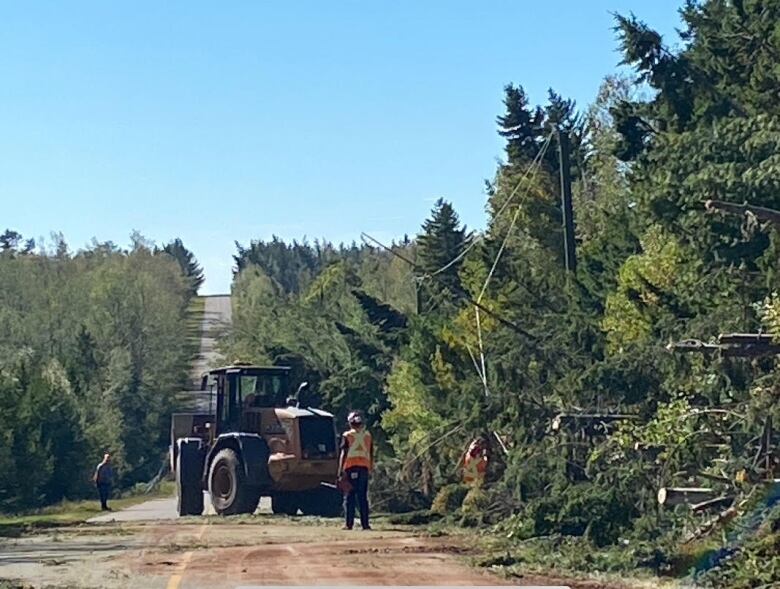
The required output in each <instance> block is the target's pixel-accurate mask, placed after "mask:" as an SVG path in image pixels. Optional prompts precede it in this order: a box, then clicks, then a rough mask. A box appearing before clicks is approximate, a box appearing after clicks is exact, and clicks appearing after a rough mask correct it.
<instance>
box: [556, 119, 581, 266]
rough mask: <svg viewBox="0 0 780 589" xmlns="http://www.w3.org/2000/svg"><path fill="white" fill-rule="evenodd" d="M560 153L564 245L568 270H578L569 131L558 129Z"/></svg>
mask: <svg viewBox="0 0 780 589" xmlns="http://www.w3.org/2000/svg"><path fill="white" fill-rule="evenodd" d="M558 154H559V156H560V164H561V209H562V211H563V245H564V248H565V251H564V254H565V262H566V270H567V271H568V272H576V271H577V255H576V249H575V244H574V206H573V205H572V200H571V162H570V160H569V133H568V132H567V131H560V130H559V131H558Z"/></svg>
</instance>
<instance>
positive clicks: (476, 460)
mask: <svg viewBox="0 0 780 589" xmlns="http://www.w3.org/2000/svg"><path fill="white" fill-rule="evenodd" d="M486 470H487V457H485V456H482V454H477V455H476V456H472V455H471V452H467V453H466V458H465V460H464V462H463V481H464V482H465V483H468V484H471V483H475V484H482V482H483V481H484V480H485V471H486Z"/></svg>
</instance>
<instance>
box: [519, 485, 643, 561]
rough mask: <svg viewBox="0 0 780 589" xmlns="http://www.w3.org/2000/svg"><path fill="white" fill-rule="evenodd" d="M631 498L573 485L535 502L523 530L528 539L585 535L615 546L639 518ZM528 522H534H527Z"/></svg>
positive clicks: (526, 512) (530, 508)
mask: <svg viewBox="0 0 780 589" xmlns="http://www.w3.org/2000/svg"><path fill="white" fill-rule="evenodd" d="M630 499H631V498H630V497H626V496H623V495H621V494H620V493H619V492H617V491H615V490H614V489H604V488H602V487H599V486H597V485H593V484H590V483H580V484H576V485H570V486H569V487H567V488H565V489H563V490H561V491H560V492H558V493H553V494H551V495H547V496H545V497H540V498H538V499H535V500H534V501H531V502H530V503H529V504H528V507H527V509H526V510H525V512H524V514H523V517H522V518H521V522H522V523H523V524H525V525H521V526H520V527H521V528H522V529H523V530H524V531H525V534H524V535H526V537H528V536H546V535H549V534H554V533H558V534H563V535H565V536H584V537H585V538H586V539H587V540H589V541H591V542H593V544H595V545H596V546H606V545H608V544H613V543H614V542H615V541H616V540H617V539H618V535H619V534H620V533H621V532H622V531H623V530H625V528H627V527H628V526H629V524H630V523H631V520H632V519H633V518H634V517H636V515H637V514H636V507H635V506H634V504H633V503H632V502H631V500H630ZM526 520H530V522H527V521H526Z"/></svg>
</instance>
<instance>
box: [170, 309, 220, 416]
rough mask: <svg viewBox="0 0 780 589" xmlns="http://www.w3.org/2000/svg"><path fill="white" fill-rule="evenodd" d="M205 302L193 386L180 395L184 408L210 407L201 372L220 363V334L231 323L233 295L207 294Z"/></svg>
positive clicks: (204, 409) (202, 410) (198, 410)
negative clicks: (218, 347)
mask: <svg viewBox="0 0 780 589" xmlns="http://www.w3.org/2000/svg"><path fill="white" fill-rule="evenodd" d="M204 302H205V305H204V310H203V320H202V322H201V335H200V351H199V352H198V355H197V356H196V357H195V358H194V359H193V362H192V369H191V370H190V390H188V391H184V392H182V394H181V395H180V397H179V398H180V405H181V411H183V412H194V413H206V412H208V411H209V410H210V403H211V398H210V394H209V392H208V391H201V390H200V384H201V376H202V375H203V373H205V372H207V371H209V370H211V369H212V368H216V367H217V366H218V365H219V364H220V363H221V361H220V360H221V358H220V354H219V350H218V349H217V338H218V337H219V336H220V335H221V334H222V333H224V332H225V331H226V330H227V329H229V328H230V324H231V318H232V309H231V305H230V295H212V296H207V297H204Z"/></svg>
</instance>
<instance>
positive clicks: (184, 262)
mask: <svg viewBox="0 0 780 589" xmlns="http://www.w3.org/2000/svg"><path fill="white" fill-rule="evenodd" d="M162 251H164V252H165V253H166V254H168V255H169V256H173V258H174V259H175V260H176V261H177V262H178V263H179V267H180V268H181V271H182V273H183V274H184V276H186V277H187V280H189V282H190V291H191V293H192V295H193V296H194V295H196V294H198V289H199V288H200V287H201V285H202V284H203V281H204V280H205V276H204V275H203V268H201V267H200V264H198V261H197V260H196V259H195V254H193V253H192V252H191V251H190V250H188V249H187V248H186V247H184V243H182V241H181V239H178V238H177V239H174V240H173V241H172V242H170V243H167V244H165V245H164V246H163V248H162Z"/></svg>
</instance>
